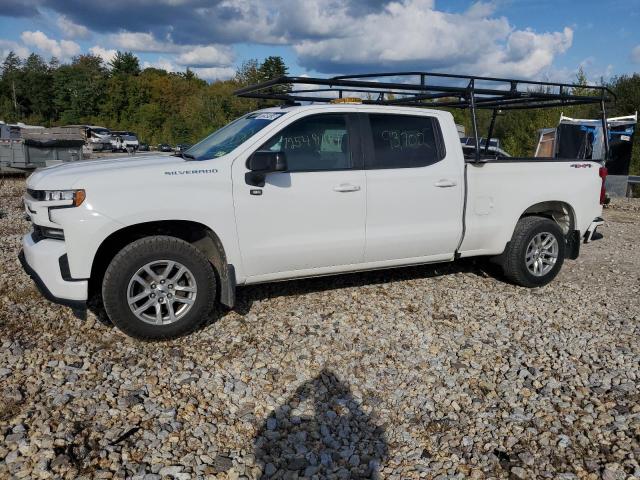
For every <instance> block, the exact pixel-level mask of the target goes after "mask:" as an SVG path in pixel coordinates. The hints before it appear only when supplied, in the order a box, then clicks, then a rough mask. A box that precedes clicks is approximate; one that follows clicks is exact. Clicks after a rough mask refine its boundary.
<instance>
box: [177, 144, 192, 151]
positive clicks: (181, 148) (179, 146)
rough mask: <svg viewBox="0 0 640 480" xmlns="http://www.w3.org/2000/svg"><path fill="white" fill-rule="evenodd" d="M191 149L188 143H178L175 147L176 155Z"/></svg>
mask: <svg viewBox="0 0 640 480" xmlns="http://www.w3.org/2000/svg"><path fill="white" fill-rule="evenodd" d="M190 148H191V144H189V143H179V144H177V145H176V153H180V152H185V151H187V150H189V149H190Z"/></svg>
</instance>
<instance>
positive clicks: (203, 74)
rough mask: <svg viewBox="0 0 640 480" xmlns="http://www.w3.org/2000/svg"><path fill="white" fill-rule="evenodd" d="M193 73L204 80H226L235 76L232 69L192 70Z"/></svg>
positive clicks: (210, 68) (209, 68) (234, 71)
mask: <svg viewBox="0 0 640 480" xmlns="http://www.w3.org/2000/svg"><path fill="white" fill-rule="evenodd" d="M191 70H193V73H195V74H196V75H198V77H200V78H202V79H204V80H228V79H230V78H233V77H234V76H235V74H236V69H235V68H233V67H208V68H192V69H191Z"/></svg>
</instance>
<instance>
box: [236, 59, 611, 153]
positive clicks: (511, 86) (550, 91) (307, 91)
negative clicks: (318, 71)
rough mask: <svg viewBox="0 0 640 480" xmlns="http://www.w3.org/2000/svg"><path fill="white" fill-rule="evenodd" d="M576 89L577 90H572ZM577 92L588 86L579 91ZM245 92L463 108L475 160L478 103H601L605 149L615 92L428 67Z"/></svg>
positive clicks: (278, 83) (516, 106)
mask: <svg viewBox="0 0 640 480" xmlns="http://www.w3.org/2000/svg"><path fill="white" fill-rule="evenodd" d="M577 89H579V90H577ZM576 90H577V91H578V92H587V93H586V94H584V95H582V94H579V93H575V92H576ZM234 93H235V95H237V96H239V97H245V98H257V99H266V100H279V101H283V102H285V103H286V104H296V103H299V102H313V103H330V102H336V101H339V100H337V99H345V98H346V97H357V98H358V99H359V101H361V102H362V103H363V104H373V105H397V106H411V107H431V108H442V107H448V108H468V109H470V110H471V120H472V125H473V130H474V138H475V139H476V161H477V162H479V161H481V158H480V148H479V143H478V139H479V136H478V129H477V117H476V110H477V109H490V110H494V111H498V110H502V111H508V110H522V109H533V108H550V107H563V106H571V105H586V104H600V107H601V112H602V124H603V128H604V132H605V135H604V138H605V143H606V145H605V152H608V150H609V149H608V134H607V117H606V111H605V103H606V102H609V101H611V100H612V99H615V95H614V93H613V92H612V91H611V90H609V89H608V88H607V87H605V86H601V85H574V84H569V83H557V82H541V81H533V80H519V79H510V78H496V77H482V76H471V75H457V74H446V73H429V72H388V73H366V74H359V75H341V76H337V77H331V78H312V77H293V76H282V77H278V78H275V79H273V80H269V81H266V82H262V83H258V84H255V85H250V86H247V87H244V88H241V89H239V90H236V91H235V92H234Z"/></svg>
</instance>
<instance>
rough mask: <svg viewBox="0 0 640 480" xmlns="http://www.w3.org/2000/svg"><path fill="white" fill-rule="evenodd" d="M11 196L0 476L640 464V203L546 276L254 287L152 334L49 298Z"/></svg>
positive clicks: (584, 470) (2, 222) (611, 211)
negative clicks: (26, 256)
mask: <svg viewBox="0 0 640 480" xmlns="http://www.w3.org/2000/svg"><path fill="white" fill-rule="evenodd" d="M23 188H24V182H23V181H22V180H9V181H8V182H6V183H5V185H4V186H3V187H2V190H1V192H0V195H1V197H0V200H1V202H2V203H1V205H0V210H3V211H4V213H5V216H4V218H2V219H0V232H1V238H2V242H1V243H0V325H1V329H2V330H1V332H2V337H1V339H0V341H1V342H2V348H1V350H0V382H1V385H2V388H1V389H0V394H1V395H2V398H1V399H0V440H2V441H1V442H0V459H4V460H3V461H0V477H2V478H6V477H10V478H125V477H126V478H136V479H142V478H145V479H160V478H176V479H188V478H220V479H225V478H228V479H239V478H240V479H242V478H260V477H261V476H263V475H264V476H265V477H271V478H287V479H293V478H312V477H314V476H315V478H341V479H342V478H398V479H399V478H402V479H412V478H487V477H493V478H496V477H497V478H534V477H536V478H563V479H570V478H594V479H595V478H605V479H607V480H612V479H623V478H633V477H634V476H635V477H636V478H637V477H639V476H640V466H639V461H640V389H639V380H640V371H639V364H640V343H639V342H638V338H639V337H638V333H639V325H640V295H639V292H640V253H639V251H638V238H639V237H640V201H638V200H623V201H619V202H615V203H614V204H613V205H612V206H611V207H610V208H608V209H607V210H606V212H605V219H606V220H607V222H606V224H605V225H604V227H603V228H602V233H603V234H604V239H603V240H600V241H598V242H595V243H593V244H591V245H588V246H586V247H585V248H583V253H582V256H581V257H580V259H579V260H577V261H570V262H567V263H566V264H565V267H564V269H563V271H562V272H561V274H560V276H559V277H558V279H557V280H556V281H555V282H553V283H552V284H551V285H549V286H547V287H544V288H540V289H534V290H527V289H523V288H519V287H515V286H512V285H509V284H506V283H503V282H502V281H500V280H499V279H497V278H495V277H494V276H492V275H490V274H487V273H485V271H484V270H483V269H482V268H481V266H478V265H476V264H475V263H474V262H470V261H467V262H460V263H455V264H450V265H438V266H427V267H419V268H408V269H398V270H394V271H386V272H377V273H365V274H357V275H347V276H340V277H332V278H324V279H315V280H305V281H299V282H291V283H281V284H274V285H266V286H257V287H250V288H244V289H241V290H240V291H239V306H238V308H236V309H235V310H234V311H231V312H218V313H217V314H216V315H215V316H213V317H212V319H211V322H210V323H209V325H208V326H206V327H205V328H204V329H202V330H201V331H199V332H197V333H195V334H193V335H191V336H189V337H187V338H183V339H180V340H177V341H171V342H165V343H160V344H157V343H156V344H149V343H140V342H137V341H134V340H131V339H129V338H127V337H125V336H123V335H122V334H120V333H119V332H118V331H117V330H116V329H114V328H112V327H110V326H109V325H108V324H106V323H105V320H104V318H103V317H102V316H101V315H100V314H99V310H96V311H98V314H99V315H98V316H96V315H95V314H94V313H91V312H89V314H88V315H87V317H86V318H84V319H82V318H77V317H76V316H74V315H73V313H72V312H71V311H70V310H68V309H66V308H63V307H59V306H56V305H53V304H51V303H48V302H47V301H45V300H43V299H42V298H41V297H40V295H39V294H38V293H37V291H36V289H35V287H34V285H33V283H32V282H31V281H30V279H29V278H28V277H27V276H26V275H25V274H24V273H23V272H22V270H21V268H20V265H19V263H18V262H17V260H16V256H17V253H18V251H19V244H20V237H21V235H22V234H23V232H25V231H27V230H28V228H29V227H28V225H27V223H26V222H25V221H24V220H22V218H21V215H22V214H21V205H20V197H19V196H20V195H21V190H22V189H23Z"/></svg>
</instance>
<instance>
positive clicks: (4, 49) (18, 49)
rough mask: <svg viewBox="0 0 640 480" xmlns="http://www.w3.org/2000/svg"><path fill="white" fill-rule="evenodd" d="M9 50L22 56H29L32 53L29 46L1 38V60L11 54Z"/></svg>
mask: <svg viewBox="0 0 640 480" xmlns="http://www.w3.org/2000/svg"><path fill="white" fill-rule="evenodd" d="M9 52H13V53H15V54H16V55H18V56H19V57H21V58H26V57H28V56H29V53H30V52H29V49H28V48H26V47H25V46H24V45H20V44H19V43H18V42H14V41H11V40H3V39H0V62H2V61H3V60H4V59H5V58H6V56H7V55H9Z"/></svg>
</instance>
